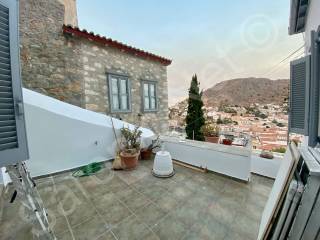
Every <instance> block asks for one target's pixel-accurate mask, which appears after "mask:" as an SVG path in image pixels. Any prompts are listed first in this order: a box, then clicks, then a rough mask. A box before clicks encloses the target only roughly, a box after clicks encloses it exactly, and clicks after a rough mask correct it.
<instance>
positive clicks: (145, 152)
mask: <svg viewBox="0 0 320 240" xmlns="http://www.w3.org/2000/svg"><path fill="white" fill-rule="evenodd" d="M160 145H161V144H160V141H159V136H158V137H157V138H156V139H155V140H152V142H151V144H150V145H149V146H148V147H146V148H142V149H141V151H140V157H141V159H142V160H149V159H151V156H152V150H153V149H155V148H159V147H160Z"/></svg>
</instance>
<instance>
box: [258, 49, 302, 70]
mask: <svg viewBox="0 0 320 240" xmlns="http://www.w3.org/2000/svg"><path fill="white" fill-rule="evenodd" d="M302 48H304V45H302V46H301V47H299V48H298V49H296V50H295V51H293V52H292V53H290V54H289V55H288V56H287V57H285V58H284V59H282V60H281V61H280V62H278V63H277V64H275V65H274V66H272V67H271V68H270V69H268V70H267V71H266V72H265V73H264V74H263V75H267V74H270V73H271V72H272V71H273V70H274V69H276V68H277V67H279V65H281V64H282V63H283V62H285V61H286V60H288V59H289V58H290V57H292V56H293V55H295V54H296V53H297V52H299V51H300V50H301V49H302Z"/></svg>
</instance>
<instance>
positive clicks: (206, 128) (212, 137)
mask: <svg viewBox="0 0 320 240" xmlns="http://www.w3.org/2000/svg"><path fill="white" fill-rule="evenodd" d="M201 130H202V133H203V135H204V138H205V141H206V142H211V143H219V127H218V126H217V125H214V124H205V125H203V126H202V128H201Z"/></svg>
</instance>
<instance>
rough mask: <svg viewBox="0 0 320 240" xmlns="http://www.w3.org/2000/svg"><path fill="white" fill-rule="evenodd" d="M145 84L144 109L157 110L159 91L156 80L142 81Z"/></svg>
mask: <svg viewBox="0 0 320 240" xmlns="http://www.w3.org/2000/svg"><path fill="white" fill-rule="evenodd" d="M142 86H143V109H144V111H156V110H157V91H156V83H155V82H147V81H143V82H142Z"/></svg>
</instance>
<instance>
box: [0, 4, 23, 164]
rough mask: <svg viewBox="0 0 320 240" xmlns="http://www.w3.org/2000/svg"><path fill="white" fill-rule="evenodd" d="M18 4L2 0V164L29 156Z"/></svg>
mask: <svg viewBox="0 0 320 240" xmlns="http://www.w3.org/2000/svg"><path fill="white" fill-rule="evenodd" d="M18 7H19V1H18V0H0V167H3V166H7V165H9V164H15V163H17V162H20V161H24V160H27V159H28V148H27V139H26V130H25V119H24V111H23V101H22V87H21V76H20V60H19V29H18V16H19V8H18Z"/></svg>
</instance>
